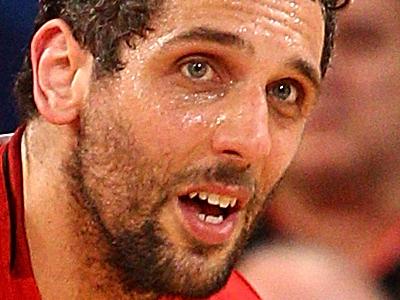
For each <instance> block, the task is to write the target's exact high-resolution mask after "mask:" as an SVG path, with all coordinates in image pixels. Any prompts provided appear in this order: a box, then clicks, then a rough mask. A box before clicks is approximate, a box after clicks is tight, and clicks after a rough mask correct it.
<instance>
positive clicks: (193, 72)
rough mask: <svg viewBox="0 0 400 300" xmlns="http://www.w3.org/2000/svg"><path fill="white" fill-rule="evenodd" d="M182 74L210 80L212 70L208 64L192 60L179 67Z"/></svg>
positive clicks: (212, 74) (192, 77) (195, 78)
mask: <svg viewBox="0 0 400 300" xmlns="http://www.w3.org/2000/svg"><path fill="white" fill-rule="evenodd" d="M181 72H182V74H183V75H184V76H186V77H188V78H190V79H194V80H211V79H212V77H213V76H214V71H213V69H212V68H211V67H210V65H209V64H208V63H206V62H202V61H192V62H188V63H186V64H184V65H183V66H182V68H181Z"/></svg>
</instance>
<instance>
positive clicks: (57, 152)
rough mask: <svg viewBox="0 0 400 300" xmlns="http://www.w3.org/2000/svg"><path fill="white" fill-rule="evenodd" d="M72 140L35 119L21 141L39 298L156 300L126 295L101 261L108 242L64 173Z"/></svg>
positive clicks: (66, 131)
mask: <svg viewBox="0 0 400 300" xmlns="http://www.w3.org/2000/svg"><path fill="white" fill-rule="evenodd" d="M74 136H76V134H75V133H74V132H73V129H71V128H67V127H63V128H61V127H53V126H50V125H47V124H43V123H41V122H40V121H38V122H33V123H32V124H30V125H29V126H28V128H27V130H26V132H25V135H24V138H23V145H22V146H23V147H22V149H23V151H22V152H23V153H22V161H23V173H24V174H23V180H24V184H23V185H24V202H25V224H26V232H27V238H28V243H29V247H30V253H31V261H32V267H33V271H34V275H35V279H36V282H37V284H38V287H39V290H40V292H41V295H42V298H43V299H112V298H117V299H155V298H156V297H155V295H153V294H147V293H141V292H139V291H132V292H129V293H128V292H126V291H124V289H123V287H122V285H121V284H120V281H119V278H118V275H117V272H116V271H115V270H114V269H112V268H111V267H110V266H109V265H108V264H107V263H106V262H105V257H106V255H107V249H108V243H107V242H106V241H105V239H104V238H102V234H101V230H100V229H99V228H98V226H97V225H96V223H95V222H94V221H93V219H92V218H91V216H90V214H89V213H88V212H87V211H86V210H85V209H84V208H83V207H82V206H81V205H80V204H79V203H80V201H79V200H77V198H76V195H75V193H73V192H72V191H73V189H72V188H71V186H72V185H70V184H69V183H70V182H71V179H70V178H69V176H68V175H67V174H68V172H66V171H65V169H66V166H65V164H66V162H67V161H68V159H69V158H70V157H71V154H72V151H73V149H74V147H75V145H76V138H75V137H74ZM60 137H62V138H60ZM48 141H53V142H52V144H49V143H48ZM55 141H57V142H55Z"/></svg>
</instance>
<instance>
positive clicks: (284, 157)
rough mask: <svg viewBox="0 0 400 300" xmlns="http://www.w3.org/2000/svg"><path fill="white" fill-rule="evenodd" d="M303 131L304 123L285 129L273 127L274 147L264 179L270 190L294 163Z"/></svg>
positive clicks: (294, 124)
mask: <svg viewBox="0 0 400 300" xmlns="http://www.w3.org/2000/svg"><path fill="white" fill-rule="evenodd" d="M303 130H304V121H301V122H296V123H293V124H291V125H290V126H288V127H285V128H282V127H281V126H277V125H276V124H273V125H271V140H272V147H271V152H270V155H269V157H268V160H267V163H266V165H265V167H264V173H263V178H265V179H266V182H267V183H268V184H269V186H267V189H268V190H269V189H271V188H272V187H273V185H274V184H276V182H277V181H278V180H279V179H280V178H281V177H282V176H283V175H284V173H285V171H286V169H287V168H288V167H289V165H290V163H291V162H292V161H293V158H294V156H295V154H296V152H297V150H298V147H299V145H300V142H301V137H302V133H303Z"/></svg>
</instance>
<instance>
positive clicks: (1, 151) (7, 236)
mask: <svg viewBox="0 0 400 300" xmlns="http://www.w3.org/2000/svg"><path fill="white" fill-rule="evenodd" d="M23 132H24V129H23V128H20V129H18V130H17V131H16V133H15V135H14V136H13V137H12V138H11V139H10V140H9V141H6V142H5V141H4V138H2V137H1V136H0V299H1V300H24V299H26V300H37V299H38V300H39V299H41V297H40V293H39V289H38V287H37V285H36V282H35V278H34V275H33V271H32V264H31V260H30V252H29V246H28V241H27V238H26V232H25V222H24V202H23V189H22V163H21V140H22V135H23ZM2 142H3V144H2ZM1 144H2V145H1ZM170 299H171V298H170ZM208 299H210V300H244V299H246V300H260V299H261V298H260V297H259V296H258V295H257V293H256V292H255V290H254V289H253V288H252V287H251V286H250V284H248V283H247V281H246V280H245V279H244V278H243V277H242V276H241V275H240V274H239V273H238V272H236V271H235V272H233V273H232V275H231V277H230V278H229V281H228V283H227V285H226V286H225V287H224V288H223V289H222V290H221V291H220V292H218V293H217V294H215V295H213V296H210V297H209V298H208Z"/></svg>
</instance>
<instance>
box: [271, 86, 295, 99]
mask: <svg viewBox="0 0 400 300" xmlns="http://www.w3.org/2000/svg"><path fill="white" fill-rule="evenodd" d="M275 92H276V96H277V97H278V98H281V99H283V100H286V99H287V98H289V96H290V94H291V92H292V90H291V88H290V86H289V85H288V84H280V85H278V86H277V88H276V90H275Z"/></svg>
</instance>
